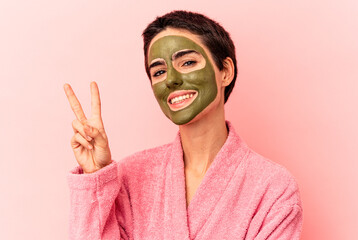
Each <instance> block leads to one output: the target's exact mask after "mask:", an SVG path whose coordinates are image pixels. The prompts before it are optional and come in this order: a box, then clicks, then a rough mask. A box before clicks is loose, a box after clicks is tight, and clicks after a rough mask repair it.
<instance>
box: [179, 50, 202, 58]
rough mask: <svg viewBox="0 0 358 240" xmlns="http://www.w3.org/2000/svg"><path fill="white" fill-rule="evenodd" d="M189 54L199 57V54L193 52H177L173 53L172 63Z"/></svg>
mask: <svg viewBox="0 0 358 240" xmlns="http://www.w3.org/2000/svg"><path fill="white" fill-rule="evenodd" d="M190 53H195V54H199V55H200V53H198V52H197V51H195V50H183V51H179V52H176V53H174V54H173V56H172V61H174V60H176V59H178V58H180V57H182V56H184V55H187V54H190Z"/></svg>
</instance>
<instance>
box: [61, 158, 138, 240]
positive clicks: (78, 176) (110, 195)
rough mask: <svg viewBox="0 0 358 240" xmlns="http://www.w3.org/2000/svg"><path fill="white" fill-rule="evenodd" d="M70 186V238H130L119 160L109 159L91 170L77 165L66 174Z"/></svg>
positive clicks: (127, 206)
mask: <svg viewBox="0 0 358 240" xmlns="http://www.w3.org/2000/svg"><path fill="white" fill-rule="evenodd" d="M67 180H68V184H69V188H70V222H69V224H70V225H69V238H70V239H130V238H129V234H128V232H129V231H130V229H128V228H129V227H127V226H125V222H127V221H128V222H129V221H130V218H131V211H130V203H129V198H128V196H127V193H126V191H125V189H124V188H121V185H122V184H121V179H120V176H119V172H118V164H117V162H115V161H112V162H111V163H110V164H109V165H107V166H106V167H104V168H102V169H100V170H98V171H97V172H94V173H91V174H83V171H82V169H81V168H80V167H79V166H77V167H76V168H75V169H74V170H72V171H71V172H70V173H69V174H68V178H67Z"/></svg>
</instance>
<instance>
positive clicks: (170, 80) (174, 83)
mask: <svg viewBox="0 0 358 240" xmlns="http://www.w3.org/2000/svg"><path fill="white" fill-rule="evenodd" d="M165 84H166V85H167V87H168V88H177V87H179V86H181V85H182V84H183V80H182V78H181V75H180V74H179V73H178V72H177V71H175V70H174V69H171V70H169V69H168V71H167V79H166V82H165Z"/></svg>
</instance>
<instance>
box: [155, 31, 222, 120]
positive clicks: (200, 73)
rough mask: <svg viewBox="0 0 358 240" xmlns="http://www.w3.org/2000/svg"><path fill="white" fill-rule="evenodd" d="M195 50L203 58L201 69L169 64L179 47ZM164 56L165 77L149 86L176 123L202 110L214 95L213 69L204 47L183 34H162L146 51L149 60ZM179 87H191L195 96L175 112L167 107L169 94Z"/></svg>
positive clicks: (187, 88) (166, 112) (212, 99)
mask: <svg viewBox="0 0 358 240" xmlns="http://www.w3.org/2000/svg"><path fill="white" fill-rule="evenodd" d="M184 49H185V50H195V51H197V52H199V53H200V54H201V55H202V56H203V57H204V59H205V61H206V63H205V66H204V67H203V68H201V69H198V70H195V71H192V72H188V73H181V72H178V71H177V70H176V69H175V68H174V67H173V64H172V56H173V54H174V53H176V52H178V51H180V50H184ZM157 58H161V59H164V60H165V62H166V64H167V73H166V74H167V76H166V79H165V80H164V81H161V82H158V83H156V84H154V85H152V88H153V92H154V95H155V97H156V99H157V101H158V103H159V105H160V107H161V109H162V111H163V113H164V114H165V115H166V116H167V117H168V118H169V119H170V120H172V121H173V122H174V123H175V124H177V125H182V124H186V123H188V122H190V121H191V120H192V119H193V118H194V117H195V116H197V115H198V114H199V113H200V112H201V111H203V110H204V109H205V108H206V107H207V106H208V105H209V104H210V103H211V102H212V101H214V99H215V97H216V95H217V85H216V79H215V71H214V68H213V66H212V65H211V62H210V60H209V58H208V56H207V55H206V53H205V51H204V49H203V48H202V47H200V46H199V45H198V44H196V43H195V42H194V41H192V40H190V39H189V38H186V37H182V36H165V37H162V38H160V39H158V40H157V41H156V42H155V43H153V45H152V46H151V48H150V50H149V55H148V61H149V63H150V62H151V61H153V60H154V59H157ZM179 90H194V91H196V92H197V93H196V98H195V99H194V101H193V102H191V103H190V104H189V105H188V106H186V107H185V108H183V109H180V110H178V111H173V110H172V109H170V107H169V105H170V104H171V103H169V102H168V96H169V94H170V93H172V92H175V91H179Z"/></svg>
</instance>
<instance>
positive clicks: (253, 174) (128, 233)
mask: <svg viewBox="0 0 358 240" xmlns="http://www.w3.org/2000/svg"><path fill="white" fill-rule="evenodd" d="M227 124H228V127H229V135H228V138H227V140H226V142H225V144H224V145H223V147H222V148H221V150H220V151H219V153H218V154H217V156H216V157H215V159H214V161H213V162H212V164H211V165H210V167H209V169H208V170H207V172H206V174H205V176H204V178H203V180H202V182H201V184H200V186H199V187H198V189H197V191H196V192H195V195H194V197H193V199H192V200H191V202H190V204H189V206H188V207H187V206H186V194H185V172H184V161H183V150H182V147H181V140H180V134H179V133H178V135H177V136H176V138H175V140H174V142H172V143H170V144H166V145H163V146H160V147H156V148H152V149H148V150H144V151H141V152H138V153H135V154H133V155H131V156H129V157H126V158H124V159H122V160H120V161H118V162H117V161H112V162H111V164H109V165H108V166H106V167H104V168H102V169H101V170H99V171H97V172H95V173H91V174H82V173H83V172H82V169H81V168H80V167H79V166H78V167H76V168H75V169H73V170H72V171H71V172H70V173H69V174H68V184H69V188H70V201H71V210H70V223H69V224H70V225H69V234H70V239H86V240H92V239H106V240H107V239H135V240H143V239H148V240H162V239H165V240H171V239H173V240H189V239H195V240H209V239H210V240H216V239H218V240H222V239H228V240H233V239H247V240H251V239H255V240H264V239H268V240H278V239H280V240H281V239H285V240H295V239H299V237H300V233H301V229H302V222H303V215H302V205H301V200H300V193H299V189H298V185H297V182H296V180H295V178H294V177H293V176H292V175H291V174H290V172H289V171H288V170H286V169H285V168H284V167H282V166H280V165H279V164H277V163H274V162H272V161H271V160H269V159H266V158H264V157H263V156H261V155H259V154H258V153H256V152H254V151H253V150H251V149H250V148H249V147H248V146H247V144H246V143H244V141H243V140H242V139H241V138H240V137H239V136H238V134H237V133H236V132H235V130H234V128H233V126H232V125H231V124H230V122H227Z"/></svg>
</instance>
